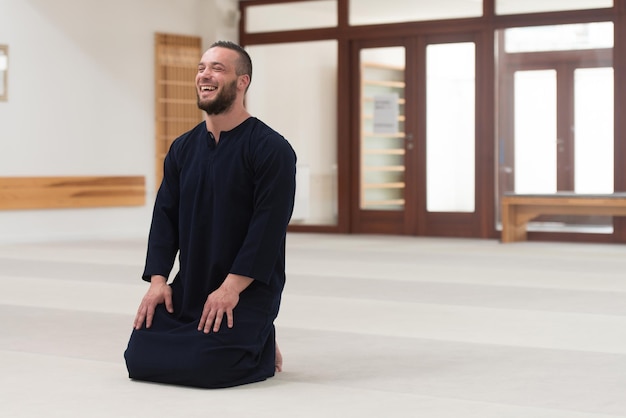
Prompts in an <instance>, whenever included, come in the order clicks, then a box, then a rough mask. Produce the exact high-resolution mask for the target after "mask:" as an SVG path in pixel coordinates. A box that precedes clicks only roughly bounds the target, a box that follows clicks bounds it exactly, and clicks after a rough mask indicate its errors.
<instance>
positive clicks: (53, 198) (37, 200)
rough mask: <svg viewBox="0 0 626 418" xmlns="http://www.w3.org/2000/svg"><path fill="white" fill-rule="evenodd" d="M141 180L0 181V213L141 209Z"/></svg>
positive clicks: (36, 179) (27, 179)
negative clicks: (119, 208)
mask: <svg viewBox="0 0 626 418" xmlns="http://www.w3.org/2000/svg"><path fill="white" fill-rule="evenodd" d="M145 203H146V187H145V178H144V177H141V176H111V177H94V176H92V177H0V210H18V209H58V208H87V207H92V208H93V207H111V206H143V205H145Z"/></svg>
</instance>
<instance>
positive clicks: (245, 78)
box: [238, 74, 250, 91]
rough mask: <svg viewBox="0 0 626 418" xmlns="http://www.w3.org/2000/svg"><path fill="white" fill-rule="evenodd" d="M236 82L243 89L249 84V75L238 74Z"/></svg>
mask: <svg viewBox="0 0 626 418" xmlns="http://www.w3.org/2000/svg"><path fill="white" fill-rule="evenodd" d="M238 84H239V88H241V89H242V90H244V91H245V90H246V89H247V88H248V86H249V85H250V76H249V75H248V74H244V75H240V76H239V81H238Z"/></svg>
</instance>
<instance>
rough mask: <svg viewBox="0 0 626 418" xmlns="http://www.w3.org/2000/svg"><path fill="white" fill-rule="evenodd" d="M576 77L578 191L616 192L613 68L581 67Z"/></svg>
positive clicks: (576, 183)
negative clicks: (614, 184) (614, 190)
mask: <svg viewBox="0 0 626 418" xmlns="http://www.w3.org/2000/svg"><path fill="white" fill-rule="evenodd" d="M574 78H575V90H574V91H575V95H576V96H575V99H574V100H575V102H574V104H575V121H576V123H575V133H574V135H575V136H574V138H575V146H574V150H575V164H574V166H575V167H576V174H575V185H576V192H577V193H613V69H612V68H585V69H578V70H576V71H575V72H574Z"/></svg>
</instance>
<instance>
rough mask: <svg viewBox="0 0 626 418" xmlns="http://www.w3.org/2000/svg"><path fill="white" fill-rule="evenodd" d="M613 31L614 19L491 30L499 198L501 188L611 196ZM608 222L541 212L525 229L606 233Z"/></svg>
mask: <svg viewBox="0 0 626 418" xmlns="http://www.w3.org/2000/svg"><path fill="white" fill-rule="evenodd" d="M612 32H613V28H612V23H591V24H576V25H559V26H547V27H534V28H513V29H507V30H503V31H498V32H497V40H498V42H497V43H498V46H499V47H498V54H497V56H498V58H499V59H498V77H499V83H498V93H497V95H498V109H499V112H500V114H499V117H498V181H497V183H498V193H497V201H499V200H500V198H501V197H502V196H503V194H504V193H507V192H515V193H521V194H552V193H557V192H573V193H581V194H607V193H613V191H614V184H613V172H614V169H613V161H614V134H613V124H614V121H613V114H614V111H613V103H614V97H613V91H614V85H613V79H614V74H613V59H612V39H613V33H612ZM498 219H499V217H498ZM612 222H613V221H612V218H611V217H609V216H602V217H599V216H595V217H591V216H543V217H541V218H539V219H537V220H536V222H533V223H532V224H531V229H534V230H537V231H551V232H598V233H611V232H612Z"/></svg>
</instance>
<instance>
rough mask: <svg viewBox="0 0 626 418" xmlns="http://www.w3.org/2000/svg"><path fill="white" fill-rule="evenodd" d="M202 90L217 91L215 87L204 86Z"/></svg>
mask: <svg viewBox="0 0 626 418" xmlns="http://www.w3.org/2000/svg"><path fill="white" fill-rule="evenodd" d="M200 90H202V91H213V90H216V87H213V86H202V87H200Z"/></svg>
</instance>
